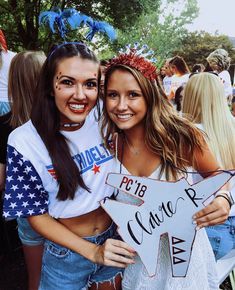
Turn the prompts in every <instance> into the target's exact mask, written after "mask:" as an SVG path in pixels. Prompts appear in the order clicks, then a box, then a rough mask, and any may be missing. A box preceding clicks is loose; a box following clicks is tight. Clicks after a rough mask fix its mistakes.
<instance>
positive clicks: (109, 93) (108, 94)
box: [107, 92, 117, 99]
mask: <svg viewBox="0 0 235 290" xmlns="http://www.w3.org/2000/svg"><path fill="white" fill-rule="evenodd" d="M107 97H108V98H112V99H114V98H116V97H117V93H115V92H108V93H107Z"/></svg>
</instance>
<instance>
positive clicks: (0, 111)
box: [0, 102, 11, 116]
mask: <svg viewBox="0 0 235 290" xmlns="http://www.w3.org/2000/svg"><path fill="white" fill-rule="evenodd" d="M10 110H11V107H10V104H9V103H8V102H0V116H2V115H5V114H6V113H8V112H9V111H10Z"/></svg>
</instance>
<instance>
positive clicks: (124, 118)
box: [116, 114, 133, 121]
mask: <svg viewBox="0 0 235 290" xmlns="http://www.w3.org/2000/svg"><path fill="white" fill-rule="evenodd" d="M132 116H133V114H116V117H117V118H118V119H119V120H122V121H127V120H130V119H131V117H132Z"/></svg>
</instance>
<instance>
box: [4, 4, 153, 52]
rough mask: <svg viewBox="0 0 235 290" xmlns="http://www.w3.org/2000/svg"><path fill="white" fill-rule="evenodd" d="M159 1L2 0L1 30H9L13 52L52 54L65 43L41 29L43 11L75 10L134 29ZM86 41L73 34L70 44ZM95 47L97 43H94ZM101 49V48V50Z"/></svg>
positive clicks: (99, 45)
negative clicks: (38, 50)
mask: <svg viewBox="0 0 235 290" xmlns="http://www.w3.org/2000/svg"><path fill="white" fill-rule="evenodd" d="M155 2H156V1H155V0H141V1H138V0H128V5H126V4H127V3H126V1H124V0H119V1H107V0H99V1H95V0H90V1H87V0H83V1H82V0H81V1H65V0H64V1H57V0H54V1H52V0H50V1H45V0H9V1H6V0H0V11H1V28H2V29H3V30H4V31H5V34H6V37H7V41H8V45H9V48H10V49H13V50H15V51H20V50H21V49H42V50H44V51H48V49H49V47H50V46H51V45H52V44H53V43H55V42H61V41H62V39H61V38H60V37H59V36H58V35H52V33H51V32H50V31H49V29H47V28H45V27H39V25H38V16H39V14H40V12H42V11H47V10H51V9H52V7H58V8H60V9H61V10H63V9H64V8H75V9H77V10H78V11H80V12H82V13H84V14H86V15H88V16H91V17H93V18H95V19H97V20H104V21H108V22H109V23H110V24H112V25H113V26H114V27H115V28H119V29H123V27H127V26H128V25H129V26H131V25H133V23H135V21H136V19H138V17H139V16H138V15H140V14H141V12H143V11H147V10H148V9H154V7H155V6H156V5H155ZM75 39H77V40H83V39H84V34H83V31H82V30H81V31H80V30H77V31H70V32H69V33H68V39H67V40H68V41H73V40H75ZM98 39H99V43H97V46H98V47H101V46H102V44H103V45H104V44H105V43H107V42H108V41H107V39H105V38H99V37H98ZM93 45H94V44H93ZM98 47H97V48H98Z"/></svg>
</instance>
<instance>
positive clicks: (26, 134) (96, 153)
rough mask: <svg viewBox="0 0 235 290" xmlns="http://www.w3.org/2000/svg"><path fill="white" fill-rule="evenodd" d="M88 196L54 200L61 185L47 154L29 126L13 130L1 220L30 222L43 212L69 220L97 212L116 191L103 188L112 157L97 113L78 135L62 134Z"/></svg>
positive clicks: (80, 193)
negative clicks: (10, 219) (103, 202)
mask: <svg viewBox="0 0 235 290" xmlns="http://www.w3.org/2000/svg"><path fill="white" fill-rule="evenodd" d="M62 133H63V135H65V136H66V138H67V139H68V144H69V147H70V150H71V154H72V156H73V159H74V160H75V163H76V164H77V166H78V167H79V170H80V173H81V176H82V178H83V180H84V182H85V184H86V185H87V186H88V188H89V189H90V192H88V191H86V190H85V189H83V188H81V187H78V189H77V191H76V193H75V197H74V199H73V200H71V199H67V200H65V201H60V200H58V199H57V198H56V195H57V192H58V183H57V180H56V176H55V172H54V169H53V167H52V162H51V158H50V157H49V154H48V151H47V149H46V147H45V145H44V143H43V142H42V140H41V138H40V136H39V135H38V133H37V131H36V129H35V127H34V126H33V124H32V122H31V121H28V122H27V123H26V124H24V125H23V126H21V127H19V128H17V129H15V130H14V131H13V132H12V133H11V134H10V137H9V140H8V164H7V180H6V192H5V196H4V208H3V216H4V217H5V218H15V217H27V216H30V215H40V214H43V213H45V212H49V214H50V215H51V216H52V217H54V218H70V217H76V216H80V215H83V214H86V213H88V212H90V211H93V210H95V209H97V208H98V207H99V206H100V203H99V202H100V201H101V200H102V199H104V198H105V197H110V196H111V195H112V193H113V188H112V187H111V186H109V185H106V184H105V180H106V177H107V174H108V173H109V172H112V171H113V170H112V169H113V165H114V162H113V156H112V155H111V154H110V152H109V151H108V150H107V149H106V148H105V147H104V144H103V141H102V138H101V135H100V128H99V126H98V123H97V122H96V121H95V119H94V116H93V113H92V112H91V113H90V114H89V116H87V118H86V121H85V123H84V125H83V126H82V128H80V129H79V130H77V131H73V132H68V131H62Z"/></svg>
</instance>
